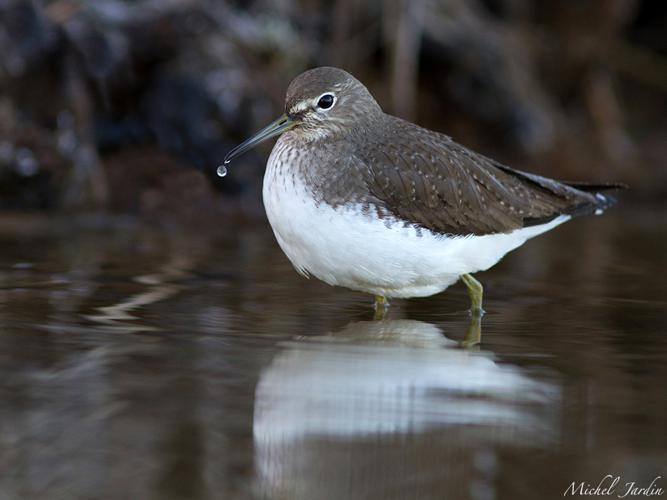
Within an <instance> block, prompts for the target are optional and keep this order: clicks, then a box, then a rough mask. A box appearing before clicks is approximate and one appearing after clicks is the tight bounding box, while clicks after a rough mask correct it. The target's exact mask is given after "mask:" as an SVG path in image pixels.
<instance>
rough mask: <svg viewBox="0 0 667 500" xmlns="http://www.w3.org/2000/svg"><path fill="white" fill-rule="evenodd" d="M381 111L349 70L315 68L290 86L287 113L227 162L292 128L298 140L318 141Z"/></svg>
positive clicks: (240, 147)
mask: <svg viewBox="0 0 667 500" xmlns="http://www.w3.org/2000/svg"><path fill="white" fill-rule="evenodd" d="M381 114H382V110H381V109H380V106H379V105H378V103H377V102H376V101H375V99H373V96H372V95H371V94H370V92H368V89H366V87H364V85H363V84H362V83H361V82H360V81H359V80H357V79H356V78H354V77H353V76H352V75H350V74H349V73H347V72H346V71H343V70H342V69H338V68H331V67H326V66H325V67H321V68H315V69H311V70H309V71H306V72H304V73H301V74H300V75H299V76H297V77H296V78H295V79H294V80H292V82H291V83H290V84H289V87H287V95H286V97H285V114H284V115H283V116H281V117H280V118H278V119H277V120H276V121H274V122H273V123H271V124H270V125H268V126H267V127H265V128H263V129H262V130H260V131H259V132H257V133H256V134H255V135H254V136H252V137H251V138H250V139H248V140H247V141H245V142H243V143H242V144H240V145H238V146H237V147H235V148H234V149H232V150H231V151H230V152H229V153H228V154H227V156H226V157H225V163H229V162H230V161H231V160H232V158H234V157H236V156H238V155H240V154H242V153H244V152H245V151H247V150H248V149H250V148H252V147H254V146H256V145H257V144H259V143H260V142H263V141H265V140H267V139H270V138H271V137H275V136H276V135H279V134H282V133H283V132H286V131H288V130H289V131H290V134H292V135H293V136H294V137H295V138H297V139H300V140H304V141H307V142H311V141H317V140H322V139H324V138H330V137H331V136H334V135H337V134H344V133H346V131H349V130H351V129H353V128H354V127H355V126H359V125H364V124H367V123H368V122H369V121H372V120H373V119H374V118H376V117H378V116H380V115H381Z"/></svg>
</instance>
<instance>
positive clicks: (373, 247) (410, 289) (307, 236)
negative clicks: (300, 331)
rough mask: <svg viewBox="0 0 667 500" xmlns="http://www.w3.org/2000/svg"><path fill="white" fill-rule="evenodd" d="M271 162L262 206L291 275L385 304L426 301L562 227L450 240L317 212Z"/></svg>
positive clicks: (352, 215) (343, 210) (351, 215)
mask: <svg viewBox="0 0 667 500" xmlns="http://www.w3.org/2000/svg"><path fill="white" fill-rule="evenodd" d="M274 157H275V155H274V154H272V155H271V158H269V164H268V166H267V171H266V174H265V176H264V188H263V198H264V206H265V208H266V214H267V216H268V219H269V222H270V224H271V227H272V228H273V232H274V234H275V235H276V239H277V240H278V243H279V244H280V247H281V248H282V250H283V252H285V254H286V255H287V257H288V258H289V260H290V261H291V262H292V264H293V265H294V267H295V268H296V269H297V270H298V271H299V272H301V273H302V274H305V275H308V274H311V275H313V276H316V277H317V278H319V279H321V280H322V281H324V282H326V283H328V284H330V285H337V286H344V287H347V288H351V289H353V290H359V291H362V292H366V293H371V294H374V295H384V296H386V297H425V296H428V295H433V294H435V293H438V292H441V291H442V290H444V289H445V288H447V287H448V286H449V285H451V284H453V283H455V282H456V281H457V280H458V279H459V277H460V276H461V275H462V274H466V273H474V272H477V271H483V270H486V269H488V268H490V267H491V266H493V265H494V264H496V263H497V262H498V261H499V260H500V259H501V258H502V257H503V256H504V255H505V254H506V253H507V252H509V251H510V250H513V249H515V248H517V247H518V246H520V245H522V244H523V243H524V242H525V241H526V240H527V239H528V238H531V237H533V236H536V235H538V234H541V233H543V232H545V231H548V230H550V229H552V228H554V227H556V226H557V225H559V224H562V223H563V222H565V221H567V220H568V219H569V218H570V217H569V216H560V217H558V218H557V219H554V220H553V221H551V222H549V223H547V224H542V225H539V226H532V227H528V228H524V229H518V230H516V231H513V232H511V233H507V234H493V235H485V236H461V237H448V236H442V235H437V234H433V233H431V232H429V231H427V230H423V229H422V230H421V231H420V234H421V236H419V235H418V232H417V230H416V228H414V227H403V224H402V223H400V222H398V221H395V223H393V224H387V221H386V219H384V220H381V219H379V218H377V216H374V214H371V213H366V214H364V213H362V211H361V207H360V206H356V205H352V206H346V207H339V208H335V209H334V208H333V207H331V206H330V205H327V204H326V203H320V204H317V203H316V202H315V200H314V199H313V198H312V197H311V196H310V195H309V192H308V190H307V189H306V188H305V187H304V185H303V184H302V183H301V182H300V180H299V178H298V176H294V177H292V176H284V175H283V176H278V175H276V168H275V167H276V165H274V164H272V162H274V161H275V160H274Z"/></svg>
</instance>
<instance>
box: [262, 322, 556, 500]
mask: <svg viewBox="0 0 667 500" xmlns="http://www.w3.org/2000/svg"><path fill="white" fill-rule="evenodd" d="M476 326H477V328H475V321H474V320H473V323H472V325H471V329H470V330H469V332H468V337H470V336H471V335H472V337H473V338H474V336H475V335H478V334H479V328H478V327H479V323H478V322H477V324H476ZM471 332H472V334H471ZM473 340H474V339H473ZM466 342H467V343H468V344H470V343H472V344H474V342H471V339H470V338H466V341H464V343H466ZM281 347H282V349H281V350H280V351H279V352H278V354H277V355H276V356H275V357H274V359H273V360H272V362H271V363H270V364H269V365H268V366H267V367H266V368H265V369H264V370H263V371H262V373H261V375H260V378H259V381H258V384H257V388H256V392H255V413H254V423H253V435H254V443H255V468H256V474H257V480H258V485H259V486H258V487H259V489H260V490H261V492H262V494H263V495H264V496H265V497H274V496H278V497H281V498H294V499H297V498H318V499H325V498H337V499H339V498H348V499H353V498H376V496H377V497H378V498H404V494H405V493H406V491H416V490H414V488H419V491H422V492H423V495H422V496H419V497H418V498H445V497H453V498H478V496H476V494H473V490H475V491H478V490H479V488H480V484H481V485H482V487H489V488H491V487H492V482H493V478H494V476H495V469H496V466H495V461H496V454H495V448H496V447H497V446H503V445H512V446H530V447H545V446H548V444H549V442H551V440H552V439H553V437H554V433H555V432H556V431H555V430H556V429H557V427H558V426H557V422H556V420H557V415H554V413H553V411H552V407H553V403H554V400H557V399H558V398H559V390H558V388H557V387H556V386H555V385H553V384H552V383H549V382H546V381H543V380H538V379H537V378H535V377H534V376H531V375H530V373H529V372H527V371H526V370H524V369H522V368H519V367H517V366H514V365H511V364H507V363H502V364H501V363H499V362H498V361H497V360H496V359H495V357H494V356H493V355H492V354H490V353H487V352H474V351H472V350H470V349H462V348H461V347H460V346H459V344H458V343H457V342H455V341H453V340H450V339H448V338H447V337H445V336H444V335H443V332H442V330H441V329H440V328H439V327H437V326H436V325H433V324H430V323H424V322H420V321H413V320H392V321H389V320H385V321H369V322H358V323H351V324H349V325H347V326H346V327H345V328H343V329H342V330H340V331H338V332H335V333H331V334H327V335H323V336H319V337H312V338H310V339H308V340H306V341H301V342H287V343H284V344H283V345H282V346H281ZM454 479H456V480H454ZM480 481H481V482H480ZM473 483H474V484H473ZM487 483H488V484H487ZM484 485H486V486H484ZM450 495H451V496H450Z"/></svg>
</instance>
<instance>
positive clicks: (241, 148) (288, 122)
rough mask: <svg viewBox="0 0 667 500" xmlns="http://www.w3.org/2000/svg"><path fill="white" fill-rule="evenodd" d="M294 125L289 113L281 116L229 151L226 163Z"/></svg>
mask: <svg viewBox="0 0 667 500" xmlns="http://www.w3.org/2000/svg"><path fill="white" fill-rule="evenodd" d="M294 125H295V123H294V120H292V119H291V118H290V117H289V116H287V115H283V116H281V117H280V118H278V119H277V120H276V121H274V122H273V123H271V124H269V125H267V126H266V127H264V128H263V129H262V130H260V131H259V132H257V133H256V134H255V135H253V136H252V137H251V138H250V139H248V140H247V141H244V142H242V143H241V144H239V145H238V146H236V147H235V148H234V149H232V150H231V151H230V152H229V153H227V156H225V160H224V163H225V165H226V164H227V163H229V162H230V161H232V160H233V159H234V158H236V157H237V156H240V155H242V154H243V153H245V152H246V151H248V150H249V149H252V148H254V147H255V146H257V145H258V144H259V143H260V142H264V141H266V140H267V139H271V137H275V136H277V135H279V134H282V133H283V132H285V131H286V130H289V129H291V128H292V127H293V126H294Z"/></svg>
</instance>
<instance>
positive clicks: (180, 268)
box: [84, 254, 194, 333]
mask: <svg viewBox="0 0 667 500" xmlns="http://www.w3.org/2000/svg"><path fill="white" fill-rule="evenodd" d="M192 267H194V265H193V262H192V259H191V258H189V257H185V256H183V255H180V254H176V255H175V256H173V257H172V259H171V260H170V261H169V262H168V263H167V264H165V265H164V266H162V267H161V268H160V270H159V271H158V272H156V273H154V274H143V275H141V276H137V277H136V278H134V281H135V282H137V283H140V284H142V285H146V286H147V287H148V289H147V290H146V291H144V292H141V293H138V294H135V295H131V296H130V297H127V298H123V300H121V301H120V302H118V303H116V304H113V305H110V306H102V307H98V308H97V311H98V313H97V314H90V315H85V316H84V317H85V318H86V319H89V320H91V321H94V322H95V323H97V324H100V325H102V327H103V328H104V329H105V330H110V331H120V332H124V333H130V332H142V331H144V332H145V331H152V330H156V328H155V327H152V326H148V325H143V324H133V323H132V321H135V320H137V319H138V318H137V317H136V316H134V315H132V314H131V312H132V311H135V310H137V309H140V308H142V307H145V306H148V305H151V304H155V303H156V302H160V301H162V300H165V299H168V298H169V297H172V296H173V295H175V294H177V293H178V292H179V291H181V290H182V289H183V287H182V286H180V285H176V284H173V283H171V282H170V281H173V280H176V279H179V278H184V277H187V276H188V273H187V270H188V269H192Z"/></svg>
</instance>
